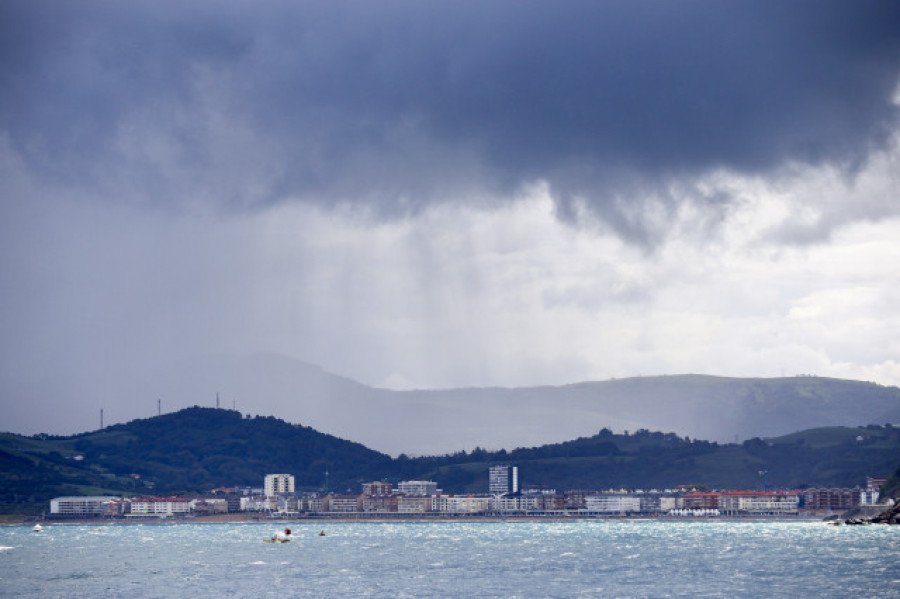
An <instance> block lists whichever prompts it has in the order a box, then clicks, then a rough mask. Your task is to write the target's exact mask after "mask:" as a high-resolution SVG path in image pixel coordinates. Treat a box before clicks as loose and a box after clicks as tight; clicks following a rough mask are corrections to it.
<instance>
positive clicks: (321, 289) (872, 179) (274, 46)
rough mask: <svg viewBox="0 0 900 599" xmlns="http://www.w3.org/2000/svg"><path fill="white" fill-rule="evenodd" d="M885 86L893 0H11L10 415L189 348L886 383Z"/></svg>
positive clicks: (0, 276) (38, 424) (889, 334)
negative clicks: (815, 376)
mask: <svg viewBox="0 0 900 599" xmlns="http://www.w3.org/2000/svg"><path fill="white" fill-rule="evenodd" d="M898 84H900V3H897V2H895V1H892V0H885V1H883V2H867V1H854V2H846V1H840V2H828V1H816V2H811V1H810V2H787V1H784V0H777V1H765V0H763V1H760V0H752V1H734V2H721V1H718V0H715V1H714V0H710V1H699V2H698V1H678V2H676V1H672V2H657V1H654V2H641V1H635V0H628V1H621V2H618V1H597V0H592V1H585V2H581V1H578V0H567V1H566V2H550V1H527V0H525V1H515V2H513V1H509V0H507V1H492V0H477V1H471V2H467V1H459V2H422V1H421V0H417V1H385V2H374V1H370V0H366V1H359V2H343V1H336V0H328V1H323V2H303V1H300V2H297V1H290V2H288V1H285V2H221V1H215V2H213V1H209V2H188V3H185V2H181V1H179V2H175V1H165V0H163V1H159V0H157V1H154V2H138V1H134V2H113V1H89V2H82V1H77V0H73V1H67V2H49V1H48V2H35V1H34V0H4V1H3V2H2V3H0V302H2V304H0V394H2V395H0V412H2V413H4V414H5V416H2V417H0V420H2V421H3V422H2V423H0V429H2V430H15V431H17V432H27V433H33V432H38V431H40V430H47V431H49V432H78V431H81V430H86V429H89V428H92V427H94V426H95V424H96V416H95V414H96V411H97V410H98V409H99V408H100V407H101V406H104V405H105V406H108V409H109V410H110V413H115V409H114V408H113V406H116V405H121V406H125V405H127V404H129V403H134V402H147V401H148V398H153V399H151V401H155V398H156V396H157V393H156V392H155V391H154V390H153V389H146V388H140V389H138V388H133V387H131V388H130V387H129V382H130V381H136V380H138V379H141V380H143V378H142V375H143V374H144V373H146V372H147V371H148V370H151V369H156V368H158V366H159V364H162V363H170V362H172V361H178V360H179V359H182V358H184V359H188V358H190V357H192V356H197V355H202V354H208V353H226V354H252V353H257V352H272V353H277V354H283V355H284V356H288V357H291V358H295V359H298V360H303V361H307V362H311V363H314V364H318V365H320V366H322V367H323V368H325V369H326V370H328V371H331V372H334V373H336V374H340V375H343V376H347V377H350V378H353V379H355V380H358V381H360V382H362V383H365V384H368V385H373V386H381V387H389V388H395V389H405V388H449V387H469V386H488V385H491V386H493V385H498V386H513V387H518V386H530V385H539V384H565V383H572V382H578V381H585V380H604V379H609V378H612V377H627V376H635V375H650V374H676V373H687V372H694V373H708V374H717V375H729V376H762V377H770V376H781V375H794V374H798V373H807V374H818V375H824V376H832V377H841V378H853V379H862V380H871V381H876V382H878V383H881V384H886V385H898V384H900V357H898V356H900V120H898V114H900V112H898V110H900V87H898ZM211 392H212V390H211ZM76 409H79V410H82V411H84V412H86V413H88V414H89V416H86V417H84V418H82V417H81V416H78V417H75V416H73V413H74V411H75V410H76ZM123 411H125V408H124V407H123V408H120V409H119V413H123Z"/></svg>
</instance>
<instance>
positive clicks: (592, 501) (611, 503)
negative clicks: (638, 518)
mask: <svg viewBox="0 0 900 599" xmlns="http://www.w3.org/2000/svg"><path fill="white" fill-rule="evenodd" d="M584 508H585V509H586V510H587V511H589V512H600V513H605V514H622V513H626V512H640V511H641V498H640V497H638V496H636V495H631V494H627V493H606V494H603V495H588V496H586V497H585V498H584Z"/></svg>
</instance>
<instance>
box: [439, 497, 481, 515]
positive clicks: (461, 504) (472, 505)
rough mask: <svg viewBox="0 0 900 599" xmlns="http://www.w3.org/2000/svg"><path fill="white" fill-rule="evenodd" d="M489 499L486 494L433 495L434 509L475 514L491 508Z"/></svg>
mask: <svg viewBox="0 0 900 599" xmlns="http://www.w3.org/2000/svg"><path fill="white" fill-rule="evenodd" d="M491 499H492V498H491V497H490V496H488V495H438V496H436V497H434V509H435V511H437V512H450V513H454V514H477V513H479V512H486V511H488V510H490V509H491Z"/></svg>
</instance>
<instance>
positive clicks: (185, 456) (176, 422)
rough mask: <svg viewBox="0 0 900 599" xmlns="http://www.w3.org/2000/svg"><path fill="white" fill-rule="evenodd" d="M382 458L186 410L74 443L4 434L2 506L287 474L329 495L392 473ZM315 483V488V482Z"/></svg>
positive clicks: (287, 430)
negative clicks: (328, 482) (327, 489)
mask: <svg viewBox="0 0 900 599" xmlns="http://www.w3.org/2000/svg"><path fill="white" fill-rule="evenodd" d="M391 464H392V461H391V458H390V457H389V456H387V455H385V454H382V453H378V452H376V451H372V450H370V449H368V448H366V447H363V446H362V445H360V444H358V443H353V442H350V441H345V440H343V439H338V438H337V437H334V436H331V435H325V434H322V433H319V432H317V431H315V430H313V429H311V428H309V427H305V426H301V425H294V424H289V423H287V422H284V421H283V420H279V419H277V418H273V417H254V418H251V417H244V416H242V415H241V414H240V413H239V412H236V411H233V410H217V409H214V408H199V407H194V408H187V409H185V410H181V411H180V412H176V413H173V414H165V415H162V416H158V417H155V418H148V419H143V420H135V421H132V422H129V423H127V424H118V425H114V426H110V427H108V428H105V429H103V430H101V431H95V432H92V433H84V434H81V435H74V436H71V437H47V436H39V437H38V438H34V437H21V436H18V435H11V434H2V435H0V468H2V471H0V480H2V481H3V484H2V486H0V489H2V493H0V503H7V504H12V503H34V502H43V501H46V500H48V499H49V498H51V497H52V496H56V495H70V494H83V493H98V492H111V493H114V494H121V493H125V494H146V493H162V494H167V493H177V492H185V491H186V492H197V491H204V490H209V489H212V488H215V487H219V486H223V485H248V486H253V487H260V486H262V480H263V477H264V476H265V475H266V474H268V473H272V472H290V473H292V474H294V475H295V476H296V477H297V478H298V479H299V480H301V481H306V483H307V484H313V485H315V486H322V485H324V483H325V479H326V471H327V472H329V473H333V475H334V477H333V480H332V482H333V484H336V485H352V486H354V487H357V486H358V481H359V480H361V479H362V478H365V477H369V476H379V475H381V473H383V472H387V471H389V470H390V467H391ZM313 481H315V482H314V483H313Z"/></svg>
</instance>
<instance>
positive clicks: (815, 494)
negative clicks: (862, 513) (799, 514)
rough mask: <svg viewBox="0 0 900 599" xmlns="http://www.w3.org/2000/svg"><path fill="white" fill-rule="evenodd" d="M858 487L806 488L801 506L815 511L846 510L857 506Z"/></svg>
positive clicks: (858, 497)
mask: <svg viewBox="0 0 900 599" xmlns="http://www.w3.org/2000/svg"><path fill="white" fill-rule="evenodd" d="M859 500H860V492H859V489H847V488H839V489H806V490H805V491H803V507H805V508H806V509H808V510H817V511H826V510H827V511H832V510H833V511H846V510H849V509H853V508H856V507H859Z"/></svg>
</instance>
